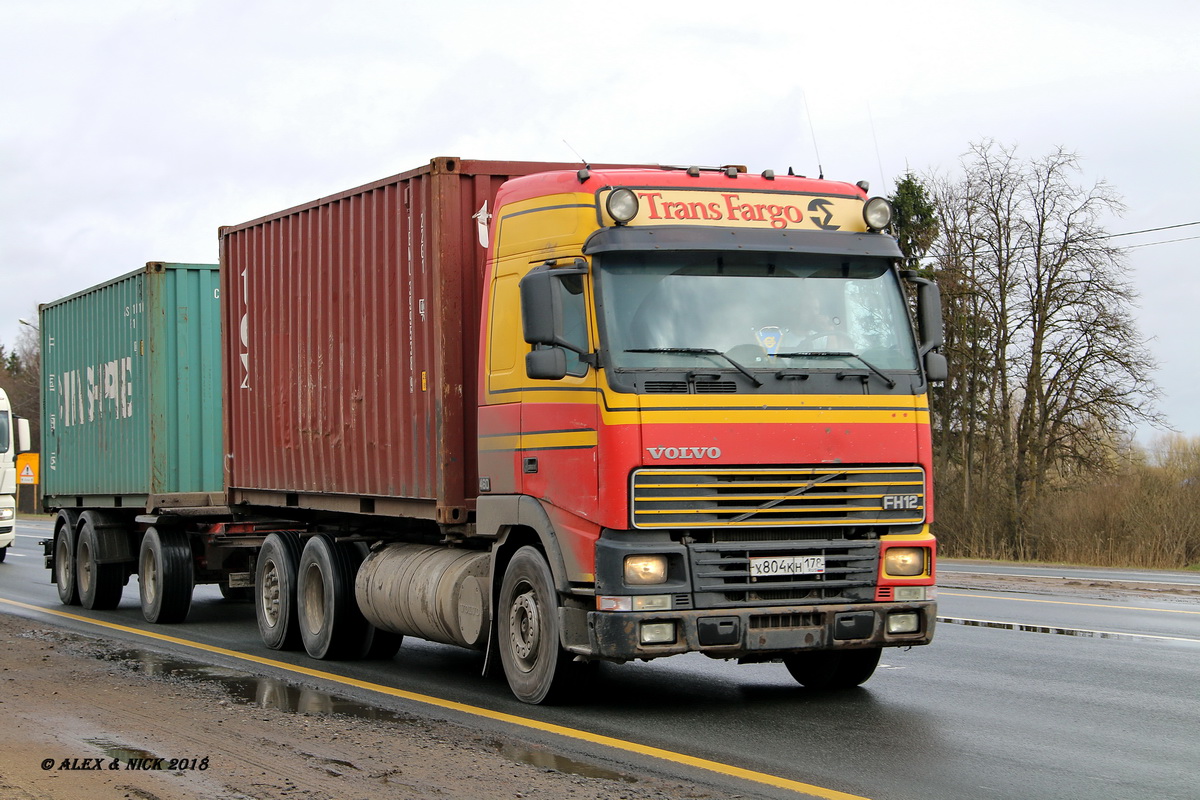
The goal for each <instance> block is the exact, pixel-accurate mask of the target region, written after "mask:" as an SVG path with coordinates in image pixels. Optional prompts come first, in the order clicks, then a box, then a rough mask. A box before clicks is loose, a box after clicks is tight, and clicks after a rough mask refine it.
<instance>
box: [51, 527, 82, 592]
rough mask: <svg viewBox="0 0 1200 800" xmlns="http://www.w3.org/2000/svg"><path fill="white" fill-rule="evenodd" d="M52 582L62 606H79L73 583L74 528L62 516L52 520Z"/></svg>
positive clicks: (76, 587)
mask: <svg viewBox="0 0 1200 800" xmlns="http://www.w3.org/2000/svg"><path fill="white" fill-rule="evenodd" d="M54 582H55V583H56V584H58V599H59V600H60V601H61V602H62V604H63V605H64V606H77V605H79V585H78V584H77V583H76V582H75V528H74V526H73V525H71V523H70V520H68V519H67V518H66V517H65V516H63V515H62V514H59V515H58V517H57V518H56V519H55V520H54Z"/></svg>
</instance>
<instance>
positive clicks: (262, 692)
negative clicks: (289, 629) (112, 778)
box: [91, 650, 637, 783]
mask: <svg viewBox="0 0 1200 800" xmlns="http://www.w3.org/2000/svg"><path fill="white" fill-rule="evenodd" d="M99 658H101V659H102V660H104V661H112V662H119V663H122V664H125V665H128V666H131V667H132V668H133V669H135V670H138V671H140V672H141V673H143V674H144V675H148V676H151V677H160V678H166V679H168V680H183V681H203V682H205V683H211V684H216V685H217V686H219V687H221V688H222V689H223V690H224V691H225V693H226V694H227V695H228V696H229V698H230V700H231V701H233V702H235V703H239V704H241V705H246V706H252V707H257V708H270V709H275V710H277V711H284V712H287V713H293V714H324V715H332V714H341V715H344V716H348V717H353V718H356V719H367V720H374V721H381V722H395V723H411V722H413V718H412V717H411V716H405V715H403V714H398V713H395V712H393V711H387V710H385V709H381V708H376V707H374V706H370V705H367V704H365V703H359V702H356V701H354V700H350V699H348V698H345V697H339V696H337V695H333V694H330V693H328V692H322V691H319V690H316V689H309V688H305V687H301V686H296V685H295V684H291V683H288V682H287V681H284V680H280V679H278V678H268V677H262V676H254V675H248V674H246V673H244V672H237V671H235V670H229V669H223V668H221V667H217V666H211V665H207V664H201V663H198V662H195V661H185V660H180V659H173V658H170V657H168V656H165V655H163V654H160V653H153V652H150V651H148V650H115V651H110V652H107V653H104V654H102V655H100V656H99ZM91 744H93V745H95V746H97V747H99V748H100V749H101V750H103V751H104V752H105V753H107V754H108V755H109V756H110V757H112V758H119V759H121V760H122V761H126V762H127V761H128V760H129V759H131V758H132V759H140V758H155V757H156V756H154V755H153V754H152V753H147V752H144V751H141V750H135V749H132V748H128V747H125V746H124V745H121V744H118V743H115V742H110V741H107V740H101V739H97V740H91ZM496 752H497V753H498V754H499V755H501V756H503V757H504V758H507V759H509V760H510V761H514V762H518V763H521V764H528V765H530V766H533V767H538V768H539V769H547V770H554V771H556V772H562V773H566V774H570V775H579V776H581V777H585V778H602V779H606V780H612V781H620V782H624V783H637V779H636V778H633V777H630V776H629V775H624V774H622V773H620V772H617V771H615V770H611V769H606V768H604V767H599V766H596V765H595V764H588V763H586V762H583V761H577V760H575V759H572V758H568V757H566V756H563V755H559V754H557V753H552V752H549V751H546V750H540V749H535V748H527V747H522V746H520V745H516V744H511V743H501V744H499V745H497V746H496Z"/></svg>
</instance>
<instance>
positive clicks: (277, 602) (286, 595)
mask: <svg viewBox="0 0 1200 800" xmlns="http://www.w3.org/2000/svg"><path fill="white" fill-rule="evenodd" d="M300 549H301V548H300V537H299V536H298V535H297V534H295V533H293V532H292V531H284V532H282V533H272V534H271V535H270V536H268V537H267V538H266V541H264V542H263V546H262V549H260V550H259V551H258V567H257V568H256V570H255V573H254V596H255V603H254V615H255V616H256V617H257V618H258V634H259V636H261V637H262V641H263V644H265V645H266V646H267V647H269V648H271V649H272V650H298V649H299V648H300V625H299V617H298V615H297V610H296V581H297V575H298V570H299V568H300Z"/></svg>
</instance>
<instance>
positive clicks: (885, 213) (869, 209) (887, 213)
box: [863, 197, 892, 231]
mask: <svg viewBox="0 0 1200 800" xmlns="http://www.w3.org/2000/svg"><path fill="white" fill-rule="evenodd" d="M863 221H864V222H866V223H867V227H868V228H870V229H871V230H873V231H881V230H883V229H884V228H886V227H887V226H888V225H891V224H892V204H891V203H889V202H888V201H887V199H886V198H884V197H872V198H871V199H870V200H868V201H867V202H866V204H864V205H863Z"/></svg>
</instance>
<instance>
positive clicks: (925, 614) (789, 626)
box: [587, 601, 937, 661]
mask: <svg viewBox="0 0 1200 800" xmlns="http://www.w3.org/2000/svg"><path fill="white" fill-rule="evenodd" d="M893 614H916V615H917V617H918V620H919V624H918V627H917V630H916V631H915V632H913V633H888V628H887V622H888V617H889V615H893ZM587 616H588V630H589V633H590V637H591V648H592V654H593V655H595V656H597V657H600V658H606V659H617V660H625V661H628V660H632V659H651V658H660V657H662V656H670V655H677V654H679V653H692V652H700V653H704V654H705V655H708V656H712V657H713V658H742V657H763V658H770V657H772V656H773V655H783V654H784V653H790V652H795V651H797V650H829V649H835V648H836V649H840V648H865V647H909V646H915V645H922V644H929V643H930V642H931V641H932V640H933V629H934V626H935V624H936V621H937V603H936V602H934V601H926V602H919V603H862V604H837V605H824V606H818V605H808V606H770V607H763V608H737V609H703V610H681V611H642V612H614V611H592V612H589V613H588V615H587ZM662 623H672V624H673V625H674V633H675V639H674V641H670V642H663V643H660V644H644V643H643V641H642V638H643V633H642V632H643V627H644V626H645V625H660V624H662ZM657 630H659V631H661V630H662V628H658V629H657Z"/></svg>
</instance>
